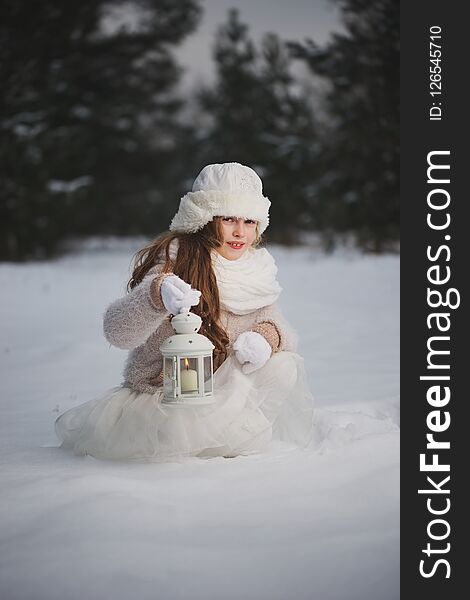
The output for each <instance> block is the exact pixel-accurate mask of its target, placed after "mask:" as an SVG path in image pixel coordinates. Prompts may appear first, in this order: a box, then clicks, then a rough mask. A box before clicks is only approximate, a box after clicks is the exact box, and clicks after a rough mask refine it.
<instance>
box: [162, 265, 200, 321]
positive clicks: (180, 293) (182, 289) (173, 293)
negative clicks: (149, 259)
mask: <svg viewBox="0 0 470 600" xmlns="http://www.w3.org/2000/svg"><path fill="white" fill-rule="evenodd" d="M160 294H161V296H162V301H163V304H164V305H165V308H166V309H167V311H168V312H169V313H171V314H172V315H177V314H178V313H179V312H181V311H182V310H183V309H186V310H189V309H190V307H191V306H196V304H199V299H200V297H201V292H200V291H199V290H194V289H192V288H191V286H190V285H189V283H186V281H183V280H182V279H180V278H179V277H178V276H177V275H170V276H169V277H165V279H164V280H163V281H162V285H161V287H160Z"/></svg>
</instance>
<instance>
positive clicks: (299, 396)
mask: <svg viewBox="0 0 470 600" xmlns="http://www.w3.org/2000/svg"><path fill="white" fill-rule="evenodd" d="M214 397H215V402H214V403H213V404H211V405H205V406H182V405H168V404H162V398H163V388H159V389H158V390H157V391H156V392H155V393H153V394H149V393H141V392H136V391H133V390H131V389H129V388H127V387H122V386H120V387H116V388H113V389H111V390H109V391H107V392H106V393H105V394H104V395H102V396H100V397H98V398H95V399H93V400H90V401H88V402H85V403H84V404H81V405H80V406H77V407H75V408H71V409H70V410H68V411H66V412H65V413H63V414H62V415H60V416H59V417H58V418H57V420H56V422H55V428H56V432H57V435H58V437H59V439H60V440H61V441H62V447H63V448H71V449H72V450H73V451H74V452H75V454H79V455H84V454H90V455H92V456H94V457H96V458H103V459H135V460H145V461H164V460H171V459H178V458H182V457H187V456H199V457H211V456H237V455H239V454H252V453H257V452H262V451H264V450H266V449H267V447H268V446H269V444H270V442H271V440H282V441H285V442H290V443H293V444H295V445H297V446H300V447H306V446H307V445H308V444H309V443H310V442H311V439H312V434H313V397H312V395H311V393H310V391H309V389H308V385H307V380H306V374H305V368H304V362H303V359H302V358H301V357H300V356H299V355H298V354H295V353H293V352H278V353H276V354H274V355H272V356H271V358H270V359H269V360H268V362H267V363H266V364H265V365H264V367H262V368H261V369H259V370H258V371H255V372H254V373H250V374H249V375H245V374H244V373H243V372H242V370H241V367H240V365H239V363H238V361H237V360H236V358H235V357H234V355H233V354H232V355H230V356H229V357H228V358H227V359H226V361H225V362H224V363H223V364H222V366H221V367H220V368H219V369H218V370H217V371H216V373H215V374H214Z"/></svg>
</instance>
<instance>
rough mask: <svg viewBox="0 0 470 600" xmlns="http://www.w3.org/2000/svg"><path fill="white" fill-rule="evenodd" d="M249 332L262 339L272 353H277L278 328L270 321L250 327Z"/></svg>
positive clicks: (279, 338) (279, 339)
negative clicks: (257, 334)
mask: <svg viewBox="0 0 470 600" xmlns="http://www.w3.org/2000/svg"><path fill="white" fill-rule="evenodd" d="M251 331H255V332H256V333H259V334H260V335H262V336H263V337H264V339H265V340H266V341H267V342H268V344H269V345H270V346H271V350H272V351H273V352H277V351H278V350H279V347H280V345H281V334H280V333H279V330H278V328H277V327H276V325H275V324H274V323H273V322H272V321H263V322H262V323H257V324H256V325H255V326H254V327H252V329H251Z"/></svg>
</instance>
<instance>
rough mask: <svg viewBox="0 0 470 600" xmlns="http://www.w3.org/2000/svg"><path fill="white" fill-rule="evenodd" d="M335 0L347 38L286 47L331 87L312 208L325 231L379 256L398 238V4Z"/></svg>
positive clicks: (379, 0)
mask: <svg viewBox="0 0 470 600" xmlns="http://www.w3.org/2000/svg"><path fill="white" fill-rule="evenodd" d="M333 1H334V2H335V3H336V4H337V5H338V6H339V8H340V10H341V14H342V21H343V26H344V33H335V34H334V35H333V36H332V38H331V41H330V42H329V43H328V44H326V45H325V46H324V47H319V46H318V45H317V44H315V42H314V41H308V42H307V43H306V44H303V45H302V44H299V43H295V42H294V43H291V44H290V49H291V51H292V53H293V55H294V56H296V57H298V58H300V59H302V60H304V61H305V62H306V64H307V65H308V66H309V68H310V69H311V70H312V72H313V73H314V74H315V75H317V76H320V77H321V78H323V79H325V80H326V81H327V82H328V84H329V91H328V93H327V94H326V96H325V102H324V106H325V109H326V110H327V113H328V115H329V117H330V122H329V126H328V127H327V131H326V132H325V135H324V137H323V139H322V161H321V175H320V177H319V178H318V180H317V184H318V196H317V197H318V201H317V202H315V203H314V205H313V206H312V211H313V212H314V214H316V215H317V218H318V225H319V227H320V228H321V229H322V230H328V229H330V230H332V231H336V232H337V231H340V232H347V231H350V232H354V234H355V236H356V238H357V241H358V243H359V245H361V246H362V247H364V248H367V249H370V250H372V251H381V250H382V249H383V248H386V247H387V245H389V243H390V242H393V241H396V240H397V239H398V236H399V181H398V177H399V83H400V81H399V68H400V58H399V52H400V50H399V31H400V23H399V2H398V1H397V0H375V1H374V2H370V0H333Z"/></svg>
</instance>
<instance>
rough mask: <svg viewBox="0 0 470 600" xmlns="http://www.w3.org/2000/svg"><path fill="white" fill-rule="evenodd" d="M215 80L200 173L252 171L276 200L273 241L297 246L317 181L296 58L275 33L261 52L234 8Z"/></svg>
mask: <svg viewBox="0 0 470 600" xmlns="http://www.w3.org/2000/svg"><path fill="white" fill-rule="evenodd" d="M213 54H214V60H215V63H216V81H215V83H214V85H213V87H211V88H206V89H203V90H202V91H201V92H200V93H199V102H200V103H201V106H202V108H203V110H204V111H205V112H206V119H205V120H206V121H207V123H208V125H207V127H206V129H205V131H204V135H203V136H202V138H201V140H200V142H201V144H200V149H201V153H200V167H202V166H204V164H208V163H212V162H240V163H242V164H247V165H249V166H251V167H253V168H254V169H255V170H256V171H257V172H258V174H259V175H260V176H261V177H262V179H263V184H264V188H265V191H266V193H267V194H268V196H269V195H271V196H272V200H273V209H274V210H273V211H272V216H271V223H270V227H269V231H268V234H269V239H271V240H276V241H281V242H286V243H289V242H292V241H294V240H295V239H296V237H297V235H296V234H297V232H298V229H299V227H301V226H304V225H305V223H306V222H308V220H309V208H308V200H309V195H310V193H311V182H312V181H313V180H314V179H315V177H316V175H317V174H316V170H315V165H316V157H317V154H318V152H319V145H318V144H317V143H316V128H315V123H314V119H313V113H312V110H311V107H310V99H309V98H308V96H306V95H305V94H302V90H301V89H300V88H299V86H298V84H297V82H296V81H295V79H294V77H293V75H292V73H291V62H292V60H291V58H290V57H289V54H288V52H287V49H286V47H285V45H284V44H283V43H282V42H281V41H280V40H279V38H278V37H277V36H276V35H274V34H267V35H266V36H264V38H263V40H262V43H261V48H260V49H257V48H256V47H255V45H254V44H253V42H252V40H251V39H250V37H249V35H248V27H247V26H246V25H245V24H244V23H242V22H241V21H240V18H239V15H238V12H237V11H236V10H231V11H230V12H229V16H228V20H227V22H226V23H225V24H224V25H223V26H221V27H220V28H219V31H218V34H217V37H216V42H215V45H214V53H213Z"/></svg>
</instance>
